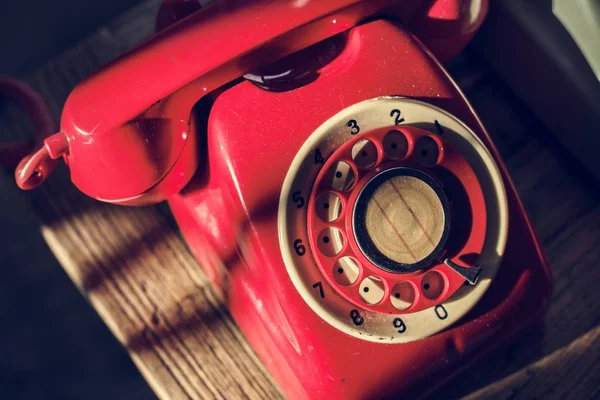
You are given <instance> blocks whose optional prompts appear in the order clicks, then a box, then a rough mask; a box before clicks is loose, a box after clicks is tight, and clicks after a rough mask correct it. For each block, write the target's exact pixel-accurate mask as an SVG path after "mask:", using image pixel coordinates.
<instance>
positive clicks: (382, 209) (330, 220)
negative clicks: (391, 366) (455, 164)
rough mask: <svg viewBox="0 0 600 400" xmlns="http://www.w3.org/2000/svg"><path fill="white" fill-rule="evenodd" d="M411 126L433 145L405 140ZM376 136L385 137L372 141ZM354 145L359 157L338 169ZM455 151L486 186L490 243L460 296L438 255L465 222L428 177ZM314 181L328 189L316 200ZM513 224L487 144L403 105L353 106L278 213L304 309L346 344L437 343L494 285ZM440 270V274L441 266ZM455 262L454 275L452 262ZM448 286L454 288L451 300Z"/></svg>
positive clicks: (441, 115) (320, 141) (298, 161)
mask: <svg viewBox="0 0 600 400" xmlns="http://www.w3.org/2000/svg"><path fill="white" fill-rule="evenodd" d="M402 128H406V129H413V130H415V131H418V132H428V135H425V136H423V135H421V134H420V133H419V134H418V135H417V136H415V137H416V138H417V139H416V140H415V137H412V138H411V137H409V139H408V140H407V139H406V138H405V137H404V136H403V135H402V133H401V132H399V131H402ZM394 129H397V130H398V131H394ZM372 132H388V133H387V134H386V135H384V136H381V135H380V136H381V140H370V138H371V136H369V135H370V133H372ZM419 135H421V136H419ZM438 136H439V139H438V138H437V137H438ZM363 139H364V140H363ZM350 141H351V142H352V143H348V146H349V145H350V144H352V153H350V151H349V150H348V152H347V155H346V156H345V157H346V158H344V157H342V158H340V160H339V161H336V160H334V159H333V158H332V159H331V160H329V158H330V157H332V155H335V154H338V153H340V152H338V153H336V151H338V150H339V149H340V148H341V149H342V150H343V149H344V148H345V147H343V146H344V144H346V143H347V142H350ZM443 143H446V144H447V149H446V150H444V144H443ZM348 146H346V147H348ZM450 148H452V149H450ZM453 149H454V150H453ZM342 150H340V151H342ZM444 151H446V153H445V154H446V155H445V156H444ZM407 152H408V153H411V154H416V156H415V157H420V158H418V160H417V161H418V162H417V163H416V164H415V165H412V166H410V168H407V167H406V165H404V164H399V165H395V164H394V163H393V161H394V160H395V159H398V160H401V159H402V158H403V157H404V156H405V155H406V154H407ZM440 152H441V153H440ZM453 152H454V153H455V154H460V157H462V158H463V159H464V160H465V161H464V162H465V163H468V165H469V167H468V169H469V170H470V171H472V172H473V173H474V176H476V180H478V181H479V182H478V186H477V190H478V191H479V192H477V190H475V191H474V193H480V197H481V202H482V203H483V202H484V203H485V204H484V207H480V209H483V210H484V213H485V216H484V217H483V219H484V220H485V230H484V231H482V232H483V234H481V235H479V236H484V237H483V238H480V239H479V241H480V248H479V250H480V251H479V252H478V257H477V259H476V264H477V266H478V267H481V270H480V273H479V276H478V279H475V280H473V281H472V282H471V283H473V284H472V285H466V284H465V285H462V284H459V285H458V287H457V285H456V282H457V281H459V279H458V278H460V276H458V275H453V274H454V273H455V272H449V273H448V272H447V271H450V269H448V268H447V267H445V266H444V262H442V261H440V260H441V259H440V257H442V258H443V257H445V255H446V254H449V253H448V252H447V251H446V250H445V243H446V240H451V239H452V235H453V228H452V225H451V223H450V221H452V224H456V225H457V226H458V225H460V223H461V221H460V220H458V221H454V220H453V219H455V216H451V215H450V209H449V206H448V204H449V202H448V201H447V199H446V198H445V194H444V190H443V188H442V187H443V186H444V185H443V183H442V184H441V185H440V184H438V183H437V179H433V178H431V177H430V176H429V175H428V173H427V172H426V171H427V168H428V167H430V166H431V165H435V164H436V163H439V162H440V160H441V159H442V158H443V157H446V158H450V157H451V155H452V154H454V153H453ZM385 160H387V161H385ZM334 161H335V163H334V164H332V162H334ZM386 162H387V164H385V163H386ZM384 164H385V165H384ZM413 164H414V163H413ZM429 164H431V165H429ZM420 165H422V167H423V168H420ZM440 168H441V167H440ZM421 169H422V170H424V171H425V172H423V171H421ZM321 170H323V171H321ZM459 170H460V169H459ZM434 171H435V170H434ZM317 178H318V179H317ZM315 182H318V185H322V182H328V183H327V184H328V185H330V187H329V189H328V190H325V191H323V190H317V189H316V186H315V185H316V184H315ZM361 185H362V186H361ZM319 187H320V186H319ZM354 192H356V193H354ZM367 192H369V193H368V196H367V195H365V194H364V193H367ZM396 195H397V196H396ZM395 196H396V197H395ZM474 196H475V195H474ZM449 197H451V196H450V195H449ZM475 197H476V196H475ZM363 198H364V199H366V200H364V201H363V200H361V199H363ZM398 199H400V200H398ZM361 201H363V203H364V204H362V203H361ZM454 201H455V202H456V199H454ZM451 202H452V198H450V203H451ZM402 207H405V208H402ZM313 218H314V219H315V220H318V221H319V222H318V224H317V225H318V227H317V228H315V227H314V226H315V225H314V224H312V222H310V221H309V220H311V219H313ZM476 219H477V216H475V218H473V221H474V222H473V225H474V224H475V223H476ZM311 221H312V220H311ZM357 221H358V222H357ZM361 221H362V222H361ZM406 221H408V222H406ZM405 222H406V223H405ZM361 224H362V225H361ZM507 224H508V218H507V205H506V194H505V191H504V186H503V183H502V178H501V176H500V173H499V170H498V167H497V166H496V164H495V162H494V160H493V158H492V156H491V155H490V153H489V151H488V150H487V149H486V148H485V146H484V145H483V143H482V142H481V141H480V140H479V139H478V138H477V137H476V136H475V134H474V133H473V132H472V131H471V130H470V129H469V128H467V127H466V126H465V125H464V124H463V123H462V122H460V121H459V120H458V119H457V118H456V117H454V116H452V115H450V114H448V113H447V112H445V111H443V110H441V109H439V108H437V107H435V106H432V105H430V104H427V103H424V102H421V101H417V100H412V99H407V98H401V97H381V98H376V99H372V100H367V101H363V102H360V103H357V104H354V105H352V106H350V107H348V108H346V109H344V110H342V111H340V112H339V113H338V114H336V115H334V116H333V117H331V118H330V119H329V120H327V121H326V122H324V123H323V124H322V125H321V126H320V127H319V128H318V129H317V130H316V131H315V132H313V133H312V135H311V136H310V137H309V138H308V139H307V141H306V142H305V143H304V145H303V146H302V147H301V149H300V151H299V152H298V154H297V155H296V157H295V159H294V161H293V162H292V164H291V166H290V169H289V171H288V173H287V175H286V178H285V181H284V184H283V187H282V192H281V197H280V203H279V211H278V231H279V240H280V246H281V251H282V255H283V260H284V262H285V267H286V269H287V271H288V273H289V276H290V278H291V280H292V282H293V284H294V286H295V287H296V289H297V290H298V292H299V293H300V294H301V296H302V297H303V299H304V300H305V301H306V303H307V304H308V305H309V306H310V307H311V308H312V309H313V310H314V311H315V312H316V313H317V314H318V315H319V316H320V317H321V318H323V319H324V320H325V321H327V322H328V323H330V324H331V325H333V326H334V327H336V328H337V329H340V330H342V331H343V332H346V333H347V334H349V335H352V336H355V337H357V338H360V339H364V340H369V341H375V342H387V343H390V342H391V343H405V342H410V341H413V340H417V339H421V338H423V337H427V336H430V335H432V334H434V333H436V332H439V331H440V330H442V329H444V328H446V327H448V326H449V325H451V324H452V323H454V322H455V321H457V320H458V319H459V318H461V317H462V316H463V315H464V314H465V313H466V312H467V311H469V310H470V309H471V308H472V307H473V306H474V305H475V304H476V303H477V301H478V300H479V299H480V298H481V296H482V295H483V294H484V293H485V291H486V290H487V288H488V287H489V285H490V284H491V282H492V280H493V279H494V276H495V275H496V272H497V270H498V267H499V265H500V261H501V259H502V255H503V253H504V247H505V244H506V236H507ZM363 225H364V226H363ZM378 226H380V227H381V229H378ZM346 228H347V231H346V230H345V229H346ZM315 229H316V230H315ZM473 231H476V229H473ZM315 232H316V233H315ZM363 237H368V238H369V239H368V240H366V241H364V240H363V239H362V238H363ZM448 238H449V239H448ZM369 246H371V248H372V254H371V253H369V250H368V248H369ZM448 257H449V256H448ZM379 259H382V260H389V263H388V264H386V262H381V263H380V262H379V261H378V260H379ZM435 263H441V264H440V265H441V266H440V267H439V268H438V267H436V268H438V269H436V268H432V265H433V264H435ZM446 264H447V265H453V266H455V267H457V266H456V264H455V263H454V262H452V261H451V260H450V259H449V258H448V259H447V260H446ZM465 267H469V266H468V265H466V266H465ZM403 268H405V269H403ZM443 268H446V270H443ZM444 271H446V272H444ZM454 271H459V272H456V273H460V271H467V272H472V271H473V270H471V269H469V268H466V269H465V268H462V269H461V268H460V267H457V269H455V270H454ZM414 276H419V277H418V278H414ZM464 276H467V275H464ZM403 277H407V278H406V279H405V278H403ZM457 277H458V278H457ZM467 280H468V278H467ZM475 281H476V283H475ZM415 282H416V283H415ZM449 282H455V283H454V289H453V290H455V291H454V292H452V293H451V294H448V293H449V287H451V283H449ZM462 282H463V281H460V283H462ZM438 300H439V301H438ZM423 305H425V306H423Z"/></svg>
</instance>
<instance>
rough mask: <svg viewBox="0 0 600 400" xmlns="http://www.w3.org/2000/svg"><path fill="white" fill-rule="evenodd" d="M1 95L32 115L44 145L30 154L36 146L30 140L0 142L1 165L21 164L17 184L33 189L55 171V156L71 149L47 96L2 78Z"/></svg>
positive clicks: (16, 176) (18, 82)
mask: <svg viewBox="0 0 600 400" xmlns="http://www.w3.org/2000/svg"><path fill="white" fill-rule="evenodd" d="M0 96H2V97H5V98H8V99H10V100H12V101H14V102H15V103H16V104H18V105H19V106H20V107H21V108H22V109H23V110H24V111H25V112H26V113H27V114H28V115H29V117H30V118H31V121H32V123H33V126H34V132H35V137H34V139H35V145H36V146H37V145H41V148H40V149H39V150H37V151H36V152H34V153H31V154H29V155H27V153H29V152H30V151H31V150H32V148H33V147H34V146H33V145H32V144H30V143H2V144H0V166H1V167H4V168H10V167H13V166H15V164H17V162H18V160H19V159H20V160H21V161H20V162H19V163H18V165H17V168H16V170H15V178H16V181H17V185H18V186H19V187H20V188H21V189H33V188H35V187H37V186H38V185H39V184H40V183H42V182H43V181H44V180H45V179H46V177H47V176H48V175H49V174H50V173H51V172H52V170H53V169H54V167H55V165H56V159H57V158H59V157H61V156H62V155H63V154H65V153H66V151H67V150H68V140H67V137H66V135H64V134H63V133H62V132H58V133H55V134H53V135H52V136H50V137H48V136H49V135H50V134H52V133H53V132H56V123H55V122H54V118H53V117H52V112H51V111H50V107H49V106H48V103H47V102H46V100H44V98H43V97H42V96H41V95H40V94H39V93H38V92H36V91H35V90H33V89H32V88H31V87H30V86H29V85H27V84H26V83H24V82H21V81H18V80H15V79H11V78H4V77H0Z"/></svg>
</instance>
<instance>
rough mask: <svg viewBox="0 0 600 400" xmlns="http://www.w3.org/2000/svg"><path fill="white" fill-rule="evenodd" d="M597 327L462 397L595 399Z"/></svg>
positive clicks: (599, 357) (599, 366)
mask: <svg viewBox="0 0 600 400" xmlns="http://www.w3.org/2000/svg"><path fill="white" fill-rule="evenodd" d="M599 361H600V327H595V328H594V329H592V330H590V331H589V332H588V333H586V334H585V335H583V336H581V337H580V338H578V339H577V340H575V341H573V342H572V343H571V344H569V345H568V346H566V347H563V348H561V349H559V350H556V351H555V352H554V353H552V354H550V355H548V356H546V357H544V358H542V359H541V360H539V361H536V362H535V363H533V364H531V365H529V366H527V367H526V368H523V369H521V370H519V371H517V372H515V373H514V374H512V375H509V376H507V377H506V378H504V379H502V380H500V381H497V382H495V383H493V384H491V385H489V386H487V387H486V388H484V389H481V390H478V391H476V392H474V393H472V394H471V395H469V396H466V397H465V398H464V400H476V399H511V400H518V399H548V398H553V399H577V400H580V399H596V398H598V397H599V396H600V385H599V384H598V382H600V362H599Z"/></svg>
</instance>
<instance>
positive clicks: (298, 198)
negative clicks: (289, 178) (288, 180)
mask: <svg viewBox="0 0 600 400" xmlns="http://www.w3.org/2000/svg"><path fill="white" fill-rule="evenodd" d="M292 201H293V202H294V203H296V207H298V208H302V206H304V197H302V192H301V191H299V190H298V191H297V192H294V193H293V194H292Z"/></svg>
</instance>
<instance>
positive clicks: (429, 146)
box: [414, 136, 440, 167]
mask: <svg viewBox="0 0 600 400" xmlns="http://www.w3.org/2000/svg"><path fill="white" fill-rule="evenodd" d="M414 154H415V157H416V158H417V160H418V162H419V163H420V164H422V165H424V166H426V167H432V166H434V165H435V164H436V163H437V160H438V158H439V156H440V148H439V147H438V145H437V143H436V142H435V140H433V139H432V138H430V137H428V136H423V137H421V138H419V139H418V140H417V142H416V143H415V153H414Z"/></svg>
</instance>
